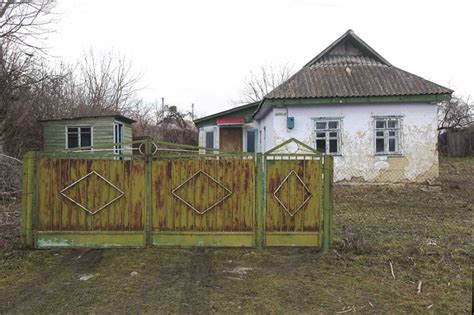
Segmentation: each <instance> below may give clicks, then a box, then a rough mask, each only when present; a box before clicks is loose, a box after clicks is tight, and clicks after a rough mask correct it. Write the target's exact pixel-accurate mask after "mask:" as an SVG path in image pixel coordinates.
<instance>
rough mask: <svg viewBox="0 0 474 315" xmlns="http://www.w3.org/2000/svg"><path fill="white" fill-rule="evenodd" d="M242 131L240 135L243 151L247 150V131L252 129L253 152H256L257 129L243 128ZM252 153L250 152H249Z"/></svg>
mask: <svg viewBox="0 0 474 315" xmlns="http://www.w3.org/2000/svg"><path fill="white" fill-rule="evenodd" d="M243 130H244V132H243V133H242V134H243V136H242V143H243V147H242V149H243V152H247V133H248V132H249V131H253V132H254V145H255V152H254V153H257V152H258V142H257V140H258V129H257V128H244V129H243ZM251 153H252V152H251Z"/></svg>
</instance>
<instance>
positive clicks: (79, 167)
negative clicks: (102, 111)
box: [21, 139, 332, 249]
mask: <svg viewBox="0 0 474 315" xmlns="http://www.w3.org/2000/svg"><path fill="white" fill-rule="evenodd" d="M291 145H296V148H297V150H296V151H295V152H292V153H284V152H283V151H282V150H283V149H288V148H290V147H291ZM120 148H122V149H121V150H122V151H121V152H120V154H117V150H116V147H115V148H113V147H112V148H110V147H106V146H104V147H100V148H98V147H91V148H90V149H91V150H90V151H80V152H77V151H73V150H64V151H57V152H41V153H40V152H30V153H28V154H26V155H25V157H24V174H23V200H22V203H23V208H22V220H21V222H22V232H23V236H24V240H25V244H26V245H27V246H30V247H34V248H51V247H121V246H130V247H142V246H247V247H253V246H256V247H263V246H316V247H323V248H325V249H327V248H328V247H329V245H330V239H331V234H330V228H331V224H330V220H331V205H332V196H331V195H332V193H331V185H332V158H331V157H328V156H321V155H320V154H319V153H317V152H314V150H312V149H311V148H309V147H307V146H305V145H304V144H302V143H301V142H299V141H297V140H295V139H291V140H289V141H287V142H285V143H283V144H282V145H280V146H278V147H276V148H275V149H273V150H271V151H269V152H268V153H266V154H260V153H257V154H254V153H232V152H225V151H222V150H212V152H209V151H207V150H206V148H200V147H192V146H185V145H177V144H172V143H165V142H159V141H152V140H146V141H142V142H133V143H123V144H122V145H121V146H120ZM127 148H129V150H128V149H127ZM290 149H291V148H290ZM301 149H303V152H302V150H301Z"/></svg>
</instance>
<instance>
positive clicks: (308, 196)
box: [273, 170, 313, 217]
mask: <svg viewBox="0 0 474 315" xmlns="http://www.w3.org/2000/svg"><path fill="white" fill-rule="evenodd" d="M291 176H294V177H295V178H296V180H297V183H299V184H301V186H302V189H303V190H304V193H303V195H304V196H306V197H305V198H304V200H303V201H302V202H301V203H300V204H299V205H298V207H296V208H294V209H291V206H290V202H289V201H288V205H285V204H284V203H283V202H282V201H281V200H280V198H278V192H279V191H280V190H281V189H282V187H283V185H284V184H285V183H289V180H290V177H291ZM273 196H274V197H275V199H276V200H277V202H278V203H279V204H280V205H281V206H282V207H283V209H285V211H286V213H288V214H289V215H290V217H292V216H294V215H295V214H296V213H297V212H298V211H299V210H301V208H303V206H304V205H305V204H307V203H308V201H309V200H310V199H311V197H312V196H313V195H312V194H311V192H310V191H309V189H308V187H307V186H306V184H305V183H304V182H303V180H302V179H301V177H299V176H298V174H297V173H296V172H295V171H294V170H291V171H290V172H289V173H288V175H286V177H285V178H284V179H283V181H282V182H281V183H280V185H279V186H278V188H277V189H275V191H274V192H273Z"/></svg>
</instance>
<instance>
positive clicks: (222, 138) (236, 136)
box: [219, 127, 243, 152]
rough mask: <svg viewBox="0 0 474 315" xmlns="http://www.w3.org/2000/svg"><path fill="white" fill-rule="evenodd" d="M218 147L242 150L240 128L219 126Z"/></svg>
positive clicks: (226, 149)
mask: <svg viewBox="0 0 474 315" xmlns="http://www.w3.org/2000/svg"><path fill="white" fill-rule="evenodd" d="M219 148H220V149H222V150H225V151H233V152H242V150H243V145H242V128H241V127H239V128H222V127H221V128H220V130H219Z"/></svg>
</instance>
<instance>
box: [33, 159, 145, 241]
mask: <svg viewBox="0 0 474 315" xmlns="http://www.w3.org/2000/svg"><path fill="white" fill-rule="evenodd" d="M144 183H145V162H144V161H140V160H126V161H120V160H110V159H109V160H100V159H97V160H93V159H52V158H39V160H38V169H37V186H38V187H37V218H36V231H37V238H36V239H37V244H36V245H37V247H68V246H71V247H81V246H84V247H102V246H103V247H111V246H143V245H144V211H145V209H144V201H145V187H144Z"/></svg>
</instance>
